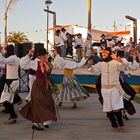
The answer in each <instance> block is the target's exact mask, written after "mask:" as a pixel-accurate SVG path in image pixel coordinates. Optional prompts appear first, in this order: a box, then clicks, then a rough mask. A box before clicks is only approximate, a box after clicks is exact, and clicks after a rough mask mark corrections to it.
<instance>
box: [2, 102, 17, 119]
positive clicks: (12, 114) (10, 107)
mask: <svg viewBox="0 0 140 140" xmlns="http://www.w3.org/2000/svg"><path fill="white" fill-rule="evenodd" d="M3 106H4V107H5V108H6V109H7V110H8V112H9V114H10V118H9V119H14V118H17V114H16V113H15V110H14V106H13V104H11V103H9V102H8V101H5V102H4V103H3Z"/></svg>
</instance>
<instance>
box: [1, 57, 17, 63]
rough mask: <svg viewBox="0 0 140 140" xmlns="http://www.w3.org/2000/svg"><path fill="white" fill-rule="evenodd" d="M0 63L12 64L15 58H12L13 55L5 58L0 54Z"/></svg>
mask: <svg viewBox="0 0 140 140" xmlns="http://www.w3.org/2000/svg"><path fill="white" fill-rule="evenodd" d="M0 63H1V64H14V63H15V59H14V58H13V56H9V57H8V58H5V57H3V56H2V55H1V56H0Z"/></svg>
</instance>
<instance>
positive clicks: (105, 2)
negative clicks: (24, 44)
mask: <svg viewBox="0 0 140 140" xmlns="http://www.w3.org/2000/svg"><path fill="white" fill-rule="evenodd" d="M5 1H6V0H0V32H2V34H1V38H2V41H3V36H4V35H3V32H4V27H3V15H4V8H5ZM52 1H53V4H52V5H51V6H50V10H52V11H55V12H56V14H57V24H58V25H66V24H73V25H80V26H84V27H87V15H88V14H87V2H88V0H52ZM8 2H9V0H7V3H8ZM139 5H140V0H92V27H94V28H95V29H100V30H106V31H113V27H112V26H113V22H114V19H115V20H116V23H117V25H118V29H119V30H124V27H125V25H126V23H127V22H128V20H126V19H125V15H130V16H132V17H136V18H138V19H139V18H140V8H139ZM45 7H46V6H45V0H17V2H16V5H14V6H12V9H11V10H9V12H8V32H9V31H21V32H24V33H25V34H26V35H27V36H28V38H29V40H30V41H33V42H39V41H42V40H43V39H45V37H46V31H44V30H45V29H46V13H45V12H44V11H43V9H44V8H45ZM51 20H52V19H51V16H50V25H49V27H52V25H51V24H52V22H51Z"/></svg>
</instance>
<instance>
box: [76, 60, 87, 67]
mask: <svg viewBox="0 0 140 140" xmlns="http://www.w3.org/2000/svg"><path fill="white" fill-rule="evenodd" d="M85 63H86V59H85V57H83V58H82V60H81V62H80V63H77V68H80V67H82V66H83V65H84V64H85Z"/></svg>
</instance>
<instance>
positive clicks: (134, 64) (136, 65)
mask: <svg viewBox="0 0 140 140" xmlns="http://www.w3.org/2000/svg"><path fill="white" fill-rule="evenodd" d="M138 68H139V63H138V62H136V60H134V61H133V62H131V64H130V65H129V66H128V69H129V70H131V71H135V70H137V69H138Z"/></svg>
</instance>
